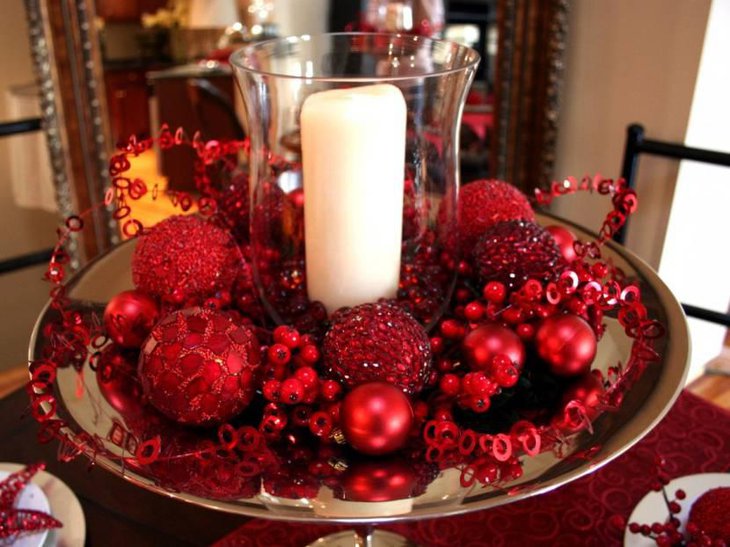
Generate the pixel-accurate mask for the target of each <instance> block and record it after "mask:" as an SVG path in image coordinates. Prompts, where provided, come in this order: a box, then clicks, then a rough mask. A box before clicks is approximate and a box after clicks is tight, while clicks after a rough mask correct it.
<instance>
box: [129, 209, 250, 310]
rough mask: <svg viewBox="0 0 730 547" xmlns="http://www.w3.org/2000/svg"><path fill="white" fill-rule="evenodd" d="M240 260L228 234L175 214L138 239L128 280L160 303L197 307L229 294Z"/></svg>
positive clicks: (208, 224)
mask: <svg viewBox="0 0 730 547" xmlns="http://www.w3.org/2000/svg"><path fill="white" fill-rule="evenodd" d="M242 260H243V259H242V257H241V253H240V251H239V250H238V247H237V246H236V244H235V242H234V240H233V238H232V237H231V236H230V234H228V232H226V231H225V230H223V229H222V228H219V227H218V226H216V225H215V224H213V223H211V222H207V221H206V220H204V219H202V218H200V217H198V216H193V215H188V216H182V215H177V216H173V217H170V218H168V219H165V220H163V221H162V222H160V223H159V224H157V225H156V226H155V227H154V228H152V229H151V230H150V231H149V232H147V233H145V234H144V235H142V236H140V238H139V241H138V243H137V247H136V248H135V250H134V255H133V256H132V279H133V280H134V284H135V285H136V286H137V288H138V289H140V290H142V291H143V292H146V293H148V294H150V295H152V296H154V297H156V298H159V299H161V300H162V301H164V302H168V303H171V304H176V305H180V304H184V303H186V302H188V301H193V302H195V303H202V302H203V301H204V300H205V299H206V298H208V297H211V296H214V295H215V293H216V292H217V291H230V290H231V287H232V286H233V282H234V280H235V278H236V274H237V272H238V269H239V268H240V264H241V261H242Z"/></svg>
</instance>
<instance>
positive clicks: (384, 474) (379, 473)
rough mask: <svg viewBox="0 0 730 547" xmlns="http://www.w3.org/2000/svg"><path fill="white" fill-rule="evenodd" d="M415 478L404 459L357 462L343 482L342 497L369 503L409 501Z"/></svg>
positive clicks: (410, 466) (414, 473) (343, 478)
mask: <svg viewBox="0 0 730 547" xmlns="http://www.w3.org/2000/svg"><path fill="white" fill-rule="evenodd" d="M416 479H417V476H416V472H415V470H414V468H413V465H412V464H407V463H406V462H404V461H402V460H383V461H377V460H376V461H366V462H365V461H363V462H355V463H353V464H352V465H351V466H350V467H348V468H347V471H346V472H345V474H344V476H343V477H342V479H341V481H342V482H341V484H342V498H343V499H346V500H349V501H366V502H378V501H393V500H401V499H406V498H409V497H410V496H411V494H412V492H413V489H414V488H415V486H416Z"/></svg>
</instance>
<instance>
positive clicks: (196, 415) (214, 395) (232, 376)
mask: <svg viewBox="0 0 730 547" xmlns="http://www.w3.org/2000/svg"><path fill="white" fill-rule="evenodd" d="M259 364H260V348H259V343H258V341H257V340H256V337H255V336H254V334H253V331H252V330H251V328H249V327H248V326H245V325H239V324H237V323H236V322H235V321H234V320H233V316H232V314H229V313H226V312H220V311H215V310H211V309H201V308H189V309H185V310H181V311H177V312H174V313H172V314H170V315H168V316H167V317H165V318H164V319H163V320H162V321H160V322H159V323H158V324H157V325H156V326H155V328H154V329H153V330H152V333H151V334H150V336H149V338H148V339H147V340H146V341H145V343H144V346H143V347H142V353H141V355H140V361H139V377H140V381H141V382H142V388H143V390H144V394H145V397H146V398H147V400H148V401H149V402H150V404H152V406H154V407H155V408H157V410H159V411H160V412H162V413H163V414H165V415H166V416H168V417H169V418H171V419H173V420H175V421H177V422H180V423H183V424H191V425H213V424H216V423H221V422H224V421H226V420H229V419H230V418H232V417H234V416H235V415H236V414H238V413H240V412H241V411H242V410H243V409H244V408H246V406H247V405H248V404H249V402H250V401H251V398H252V397H253V394H254V389H255V381H254V380H255V372H256V369H257V368H258V366H259Z"/></svg>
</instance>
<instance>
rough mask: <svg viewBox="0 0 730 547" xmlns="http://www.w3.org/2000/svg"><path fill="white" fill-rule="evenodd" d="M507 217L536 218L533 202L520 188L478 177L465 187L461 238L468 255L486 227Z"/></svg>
mask: <svg viewBox="0 0 730 547" xmlns="http://www.w3.org/2000/svg"><path fill="white" fill-rule="evenodd" d="M444 206H446V204H444ZM505 220H535V212H534V211H533V210H532V207H531V206H530V202H529V201H528V200H527V197H525V195H524V194H523V193H522V192H520V191H519V190H518V189H517V188H515V187H514V186H512V185H511V184H509V183H508V182H504V181H501V180H475V181H473V182H470V183H469V184H465V185H464V186H462V187H461V189H460V190H459V241H460V243H461V251H462V253H464V255H465V256H469V255H470V254H471V251H472V249H473V248H474V245H475V244H476V242H477V240H478V239H479V238H480V237H481V235H482V234H483V233H484V230H486V229H487V228H489V227H490V226H494V225H495V224H497V223H498V222H502V221H505Z"/></svg>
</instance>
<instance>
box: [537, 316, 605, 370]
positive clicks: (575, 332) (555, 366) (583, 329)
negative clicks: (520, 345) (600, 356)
mask: <svg viewBox="0 0 730 547" xmlns="http://www.w3.org/2000/svg"><path fill="white" fill-rule="evenodd" d="M597 347H598V342H597V340H596V334H595V332H593V329H592V328H591V326H590V325H589V324H588V323H587V322H586V321H585V320H583V319H581V318H580V317H578V316H577V315H572V314H564V315H553V316H552V317H548V318H547V319H544V320H543V321H542V323H540V325H539V326H538V327H537V331H536V332H535V348H536V349H537V353H538V355H540V357H541V358H542V359H543V360H544V361H545V362H546V363H547V364H548V366H549V367H550V371H551V372H552V373H553V374H556V375H557V376H580V375H581V374H586V373H587V372H588V371H590V369H591V364H592V363H593V358H594V357H595V356H596V349H597Z"/></svg>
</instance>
